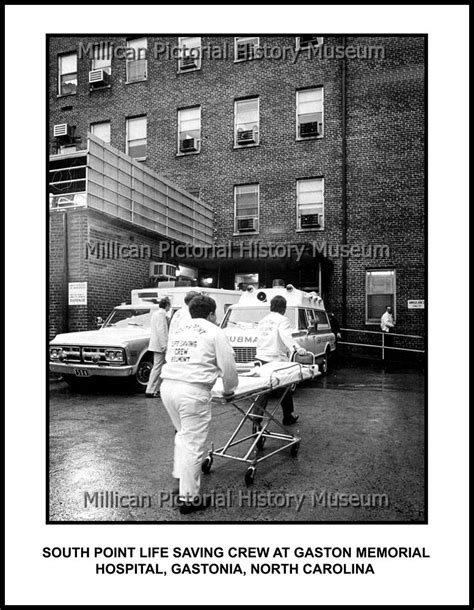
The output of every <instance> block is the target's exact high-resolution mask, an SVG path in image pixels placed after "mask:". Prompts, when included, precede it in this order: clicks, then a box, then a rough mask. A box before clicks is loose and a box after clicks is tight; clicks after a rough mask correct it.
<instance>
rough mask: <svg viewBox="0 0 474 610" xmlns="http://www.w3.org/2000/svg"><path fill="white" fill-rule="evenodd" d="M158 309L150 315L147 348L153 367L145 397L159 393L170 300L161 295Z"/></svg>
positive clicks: (166, 342)
mask: <svg viewBox="0 0 474 610" xmlns="http://www.w3.org/2000/svg"><path fill="white" fill-rule="evenodd" d="M158 306H159V307H158V309H157V310H156V311H154V312H153V314H152V316H151V336H150V345H149V346H148V349H149V351H150V352H153V368H152V369H151V372H150V379H149V380H148V385H147V386H146V394H145V395H146V397H147V398H155V397H156V396H159V395H160V392H159V390H160V385H161V377H160V374H161V369H162V367H163V364H164V363H165V354H166V346H167V344H168V318H167V317H166V313H167V312H168V311H169V310H170V307H171V302H170V300H169V298H168V297H163V298H162V299H160V301H159V303H158Z"/></svg>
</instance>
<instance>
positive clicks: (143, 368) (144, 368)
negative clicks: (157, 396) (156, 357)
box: [132, 356, 153, 392]
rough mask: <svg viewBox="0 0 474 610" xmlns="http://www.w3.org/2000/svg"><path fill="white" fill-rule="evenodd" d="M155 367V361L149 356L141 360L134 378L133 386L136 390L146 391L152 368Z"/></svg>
mask: <svg viewBox="0 0 474 610" xmlns="http://www.w3.org/2000/svg"><path fill="white" fill-rule="evenodd" d="M152 368H153V361H152V360H151V358H148V357H147V356H145V357H143V358H142V359H141V360H140V364H139V365H138V368H137V372H136V373H135V375H134V377H133V378H132V387H133V388H134V389H135V391H136V392H145V390H146V386H147V385H148V380H149V379H150V373H151V369H152Z"/></svg>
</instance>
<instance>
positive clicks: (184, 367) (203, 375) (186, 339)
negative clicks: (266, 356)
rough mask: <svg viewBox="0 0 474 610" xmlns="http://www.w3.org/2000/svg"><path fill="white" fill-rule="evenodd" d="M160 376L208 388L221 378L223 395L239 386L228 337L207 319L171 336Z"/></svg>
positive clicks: (176, 331)
mask: <svg viewBox="0 0 474 610" xmlns="http://www.w3.org/2000/svg"><path fill="white" fill-rule="evenodd" d="M161 377H162V379H175V380H178V381H187V382H188V383H199V384H204V385H206V386H208V387H209V389H210V388H211V387H212V386H213V385H214V384H215V382H216V380H217V378H218V377H222V384H223V388H224V392H232V391H233V390H235V388H236V387H237V385H238V383H239V379H238V376H237V369H236V366H235V359H234V350H233V349H232V347H231V346H230V343H229V341H228V339H227V337H226V336H225V334H224V332H223V331H222V330H221V329H220V328H219V327H218V326H216V325H215V324H212V322H209V321H208V320H205V319H204V318H194V319H193V318H191V319H190V320H189V322H187V323H186V324H184V325H180V326H178V325H176V327H175V328H174V330H173V332H171V333H170V335H169V341H168V350H167V352H166V363H165V364H164V366H163V368H162V370H161Z"/></svg>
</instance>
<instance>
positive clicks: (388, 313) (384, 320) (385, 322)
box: [380, 305, 395, 360]
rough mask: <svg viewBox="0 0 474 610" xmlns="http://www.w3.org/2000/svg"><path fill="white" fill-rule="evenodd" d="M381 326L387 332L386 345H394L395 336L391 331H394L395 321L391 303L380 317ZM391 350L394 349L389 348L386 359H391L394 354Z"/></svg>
mask: <svg viewBox="0 0 474 610" xmlns="http://www.w3.org/2000/svg"><path fill="white" fill-rule="evenodd" d="M380 328H381V329H382V332H384V333H386V335H385V337H384V345H385V347H392V346H393V337H392V336H391V333H393V330H394V328H395V321H394V319H393V314H392V308H391V307H390V305H387V307H386V309H385V312H384V313H383V315H382V317H381V318H380ZM391 352H392V350H390V349H389V350H387V352H386V353H385V359H386V360H390V357H391V356H392V353H391Z"/></svg>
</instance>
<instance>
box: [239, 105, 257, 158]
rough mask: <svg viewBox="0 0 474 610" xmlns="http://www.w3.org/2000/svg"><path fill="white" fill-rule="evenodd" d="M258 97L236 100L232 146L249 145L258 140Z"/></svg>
mask: <svg viewBox="0 0 474 610" xmlns="http://www.w3.org/2000/svg"><path fill="white" fill-rule="evenodd" d="M258 106H259V101H258V97H255V98H253V99H247V100H238V101H236V102H235V108H234V117H235V118H234V146H238V147H239V148H240V147H241V146H249V145H251V144H258V142H259V107H258Z"/></svg>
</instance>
